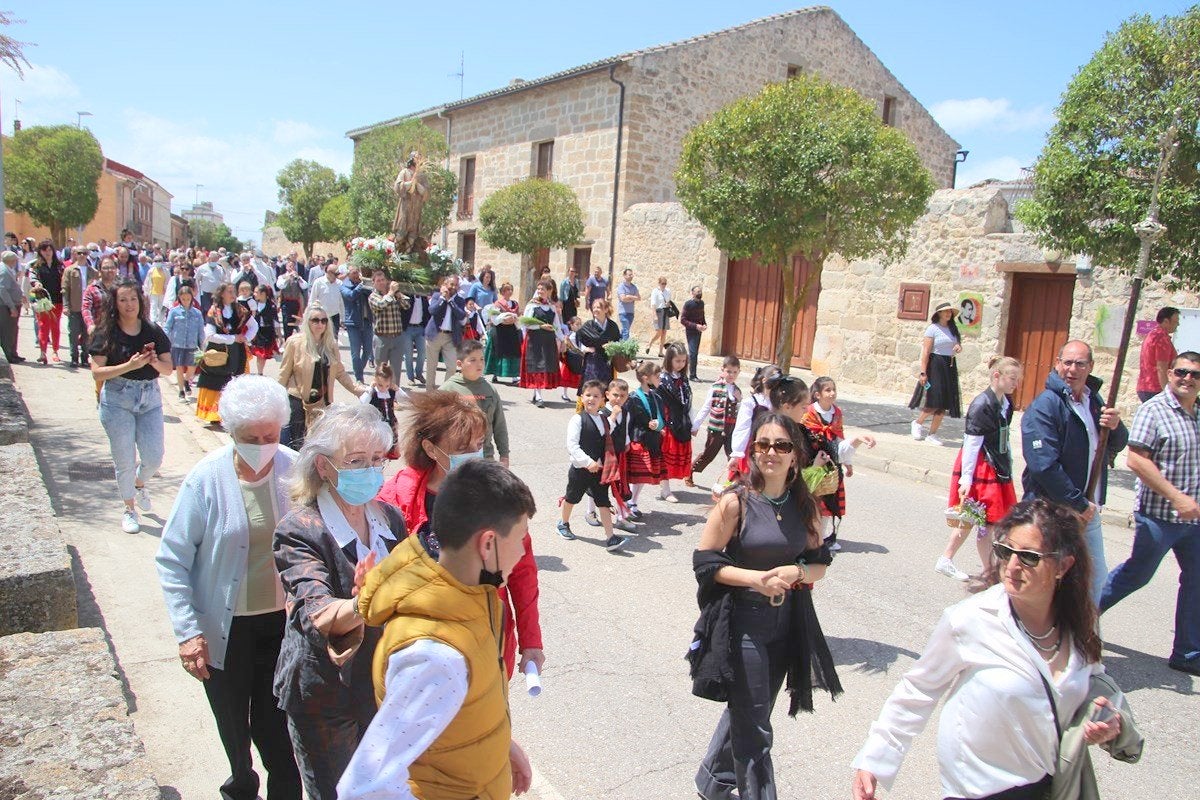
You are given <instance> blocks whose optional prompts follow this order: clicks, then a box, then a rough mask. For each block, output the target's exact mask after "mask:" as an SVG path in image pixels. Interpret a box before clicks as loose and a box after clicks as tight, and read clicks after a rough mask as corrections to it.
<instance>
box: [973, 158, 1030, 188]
mask: <svg viewBox="0 0 1200 800" xmlns="http://www.w3.org/2000/svg"><path fill="white" fill-rule="evenodd" d="M1031 165H1032V161H1031V160H1022V159H1019V158H1016V157H1014V156H1000V157H999V158H991V159H987V160H984V161H976V162H972V161H971V159H970V158H968V159H967V160H966V161H964V162H963V163H961V164H959V165H958V175H957V177H956V179H955V186H957V187H958V188H959V189H966V188H968V187H970V186H973V185H974V184H976V183H979V182H981V181H986V180H1000V181H1011V180H1016V179H1017V178H1021V177H1024V172H1023V171H1022V168H1024V167H1028V166H1031Z"/></svg>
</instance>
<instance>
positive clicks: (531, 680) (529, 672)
mask: <svg viewBox="0 0 1200 800" xmlns="http://www.w3.org/2000/svg"><path fill="white" fill-rule="evenodd" d="M525 689H526V691H528V692H529V696H530V697H537V696H538V695H539V694H541V693H542V676H541V675H540V674H539V673H538V668H537V664H536V663H535V662H533V661H530V662H529V663H528V664H526V665H525Z"/></svg>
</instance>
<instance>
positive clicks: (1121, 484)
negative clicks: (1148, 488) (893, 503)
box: [693, 356, 1135, 528]
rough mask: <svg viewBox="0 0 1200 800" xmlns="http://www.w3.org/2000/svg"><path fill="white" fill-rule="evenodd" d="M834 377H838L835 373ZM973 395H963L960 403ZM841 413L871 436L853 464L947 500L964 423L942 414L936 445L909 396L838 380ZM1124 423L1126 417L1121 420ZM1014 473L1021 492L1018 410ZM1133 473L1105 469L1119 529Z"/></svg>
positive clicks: (808, 376) (709, 368)
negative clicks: (913, 430)
mask: <svg viewBox="0 0 1200 800" xmlns="http://www.w3.org/2000/svg"><path fill="white" fill-rule="evenodd" d="M720 365H721V360H720V358H718V357H715V356H701V358H700V364H699V370H697V374H698V375H699V376H700V377H701V378H703V379H704V381H705V382H704V383H702V384H697V385H696V386H697V387H698V388H694V389H693V391H695V392H696V393H697V394H700V393H701V392H703V391H706V387H707V384H708V383H709V382H711V381H712V380H714V379H715V378H716V377H717V374H718V372H719V371H720ZM758 366H759V365H758V364H757V363H752V362H748V361H743V362H742V374H741V377H740V378H739V384H740V385H741V387H742V390H743V391H749V387H750V377H751V376H752V375H753V374H754V370H755V369H756V368H757V367H758ZM793 374H795V375H798V376H799V377H802V378H804V380H805V381H807V382H809V383H811V382H812V379H813V378H814V377H815V376H814V375H813V374H812V373H811V372H809V371H808V370H795V371H794V372H793ZM834 377H835V380H836V376H834ZM971 399H972V398H969V397H964V398H963V405H964V410H965V406H966V405H967V404H968V403H970V401H971ZM837 404H838V405H839V406H840V407H841V409H842V412H843V414H844V415H845V421H846V430H847V434H849V432H850V431H851V430H852V429H853V430H861V431H866V432H868V433H870V434H871V435H872V436H874V437H875V441H876V446H875V447H874V449H867V448H866V447H860V448H859V449H858V452H857V453H856V454H855V456H854V466H856V467H865V468H867V469H872V470H876V471H878V472H886V473H888V474H890V475H894V476H896V477H898V478H905V479H907V480H912V481H918V482H921V483H928V484H929V485H931V486H934V487H936V488H938V489H940V490H942V491H944V492H945V493H946V496H947V499H949V493H950V476H951V473H953V471H954V460H955V458H956V457H957V456H958V450H959V448H960V447H962V441H963V421H962V420H961V419H950V418H946V419H945V420H944V421H943V422H942V426H941V428H940V429H939V430H938V435H939V438H941V439H942V440H943V441H944V442H945V445H944V446H942V447H938V446H936V445H931V444H927V443H925V442H918V441H915V440H914V439H913V438H912V436H911V434H910V423H912V421H913V420H914V419H916V412H914V411H911V410H909V408H908V395H907V394H902V393H900V392H890V393H889V392H886V391H883V390H880V389H876V388H874V387H866V386H858V385H855V384H852V383H842V382H841V381H838V400H837ZM1125 423H1126V424H1128V423H1129V420H1125ZM1012 446H1013V474H1014V476H1015V482H1016V484H1017V495H1018V496H1020V494H1021V483H1020V475H1021V473H1022V471H1023V470H1024V469H1025V460H1024V458H1022V456H1021V414H1020V412H1017V414H1016V415H1015V416H1014V417H1013V424H1012ZM1134 480H1135V478H1134V475H1133V473H1132V472H1130V471H1129V469H1128V468H1127V467H1126V466H1125V457H1124V455H1120V456H1118V457H1117V466H1116V468H1115V469H1112V470H1109V473H1108V497H1107V500H1108V502H1107V504H1106V505H1105V507H1104V516H1103V518H1104V523H1105V524H1106V525H1114V526H1117V527H1121V528H1130V527H1132V526H1133V500H1134Z"/></svg>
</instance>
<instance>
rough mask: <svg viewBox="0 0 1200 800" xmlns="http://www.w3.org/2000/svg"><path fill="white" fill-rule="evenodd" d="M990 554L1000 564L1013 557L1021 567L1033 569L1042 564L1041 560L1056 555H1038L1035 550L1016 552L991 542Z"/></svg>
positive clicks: (998, 543) (1001, 543)
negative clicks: (998, 560)
mask: <svg viewBox="0 0 1200 800" xmlns="http://www.w3.org/2000/svg"><path fill="white" fill-rule="evenodd" d="M992 553H993V554H994V555H995V556H996V558H998V559H1000V563H1001V564H1007V563H1008V562H1009V559H1011V558H1012V557H1013V556H1016V557H1017V560H1018V561H1020V562H1021V566H1024V567H1029V568H1030V569H1034V568H1036V567H1037V565H1038V564H1040V563H1042V559H1043V558H1053V557H1055V556H1057V555H1058V553H1039V552H1038V551H1036V550H1017V549H1016V548H1013V547H1009V546H1008V545H1006V544H1004V543H1003V542H992Z"/></svg>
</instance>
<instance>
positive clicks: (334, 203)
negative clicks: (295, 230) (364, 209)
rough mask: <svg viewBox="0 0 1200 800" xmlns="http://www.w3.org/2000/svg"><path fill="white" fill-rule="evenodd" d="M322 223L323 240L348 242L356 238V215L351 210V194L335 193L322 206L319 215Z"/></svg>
mask: <svg viewBox="0 0 1200 800" xmlns="http://www.w3.org/2000/svg"><path fill="white" fill-rule="evenodd" d="M317 220H318V222H320V225H321V236H322V241H326V242H343V243H345V242H348V241H350V240H351V239H352V238H354V234H355V230H356V229H355V226H354V215H353V214H352V213H351V211H350V195H349V194H348V193H346V192H343V193H341V194H335V195H334V196H333V197H331V198H329V200H327V201H326V202H325V205H323V206H321V213H320V214H318V215H317Z"/></svg>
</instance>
